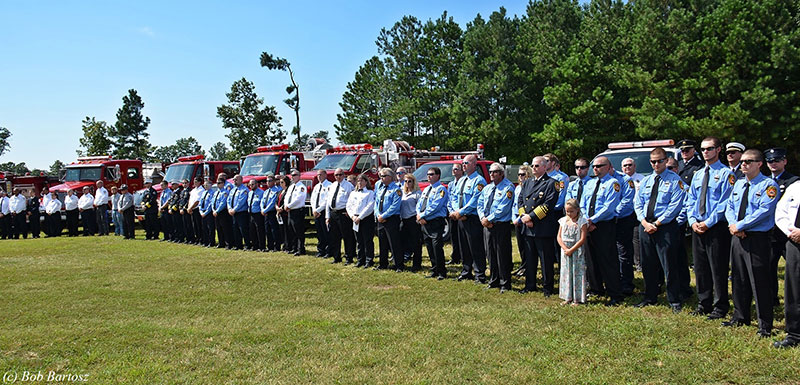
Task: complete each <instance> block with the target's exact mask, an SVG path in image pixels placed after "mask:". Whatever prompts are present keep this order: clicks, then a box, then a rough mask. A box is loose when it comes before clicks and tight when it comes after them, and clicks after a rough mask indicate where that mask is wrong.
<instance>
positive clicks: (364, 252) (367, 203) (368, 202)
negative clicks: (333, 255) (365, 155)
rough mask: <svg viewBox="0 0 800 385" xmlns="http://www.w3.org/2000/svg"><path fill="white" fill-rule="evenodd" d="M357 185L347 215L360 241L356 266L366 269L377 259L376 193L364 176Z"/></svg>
mask: <svg viewBox="0 0 800 385" xmlns="http://www.w3.org/2000/svg"><path fill="white" fill-rule="evenodd" d="M356 183H357V184H356V189H355V190H353V192H352V193H351V194H350V199H348V200H347V214H348V215H350V219H351V220H352V221H353V227H352V229H351V230H352V231H355V235H356V240H357V241H358V264H356V266H357V267H360V266H363V267H364V268H365V269H366V268H368V267H370V266H372V264H373V260H374V259H375V240H374V238H375V216H374V215H372V214H373V212H374V211H375V192H374V191H372V189H371V188H370V187H371V186H370V183H369V178H367V176H366V175H364V174H361V175H359V176H358V179H357V180H356ZM397 258H402V256H397ZM346 264H347V263H345V265H346Z"/></svg>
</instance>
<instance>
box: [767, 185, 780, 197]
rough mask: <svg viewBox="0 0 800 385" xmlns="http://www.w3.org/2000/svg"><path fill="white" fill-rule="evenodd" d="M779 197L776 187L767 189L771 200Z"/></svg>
mask: <svg viewBox="0 0 800 385" xmlns="http://www.w3.org/2000/svg"><path fill="white" fill-rule="evenodd" d="M777 195H778V189H777V188H775V186H769V187H767V196H768V197H769V199H773V198H775V197H776V196H777Z"/></svg>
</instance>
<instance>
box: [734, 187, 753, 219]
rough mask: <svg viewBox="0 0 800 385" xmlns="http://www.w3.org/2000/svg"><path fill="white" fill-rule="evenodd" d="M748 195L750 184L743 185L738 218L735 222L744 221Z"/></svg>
mask: <svg viewBox="0 0 800 385" xmlns="http://www.w3.org/2000/svg"><path fill="white" fill-rule="evenodd" d="M748 193H750V182H747V183H745V184H744V192H743V193H742V203H741V204H740V205H739V216H738V217H737V218H736V220H737V221H741V220H742V219H744V217H745V215H747V194H748Z"/></svg>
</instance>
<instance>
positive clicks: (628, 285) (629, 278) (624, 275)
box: [558, 214, 638, 294]
mask: <svg viewBox="0 0 800 385" xmlns="http://www.w3.org/2000/svg"><path fill="white" fill-rule="evenodd" d="M637 223H638V221H637V220H636V214H631V215H628V216H627V217H624V218H617V231H616V236H617V239H616V241H617V255H618V256H619V278H620V287H621V289H622V292H623V293H625V294H630V293H633V288H634V287H633V229H634V228H636V225H637ZM559 250H560V248H559ZM558 255H561V253H560V252H559V254H558Z"/></svg>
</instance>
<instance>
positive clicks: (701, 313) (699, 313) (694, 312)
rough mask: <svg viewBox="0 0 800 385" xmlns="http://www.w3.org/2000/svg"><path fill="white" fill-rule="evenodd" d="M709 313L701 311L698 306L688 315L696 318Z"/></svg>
mask: <svg viewBox="0 0 800 385" xmlns="http://www.w3.org/2000/svg"><path fill="white" fill-rule="evenodd" d="M709 313H710V312H709V311H707V310H706V309H703V308H702V307H700V306H698V307H697V309H694V310H693V311H692V312H691V313H689V315H692V316H695V317H697V316H703V315H706V314H709Z"/></svg>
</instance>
